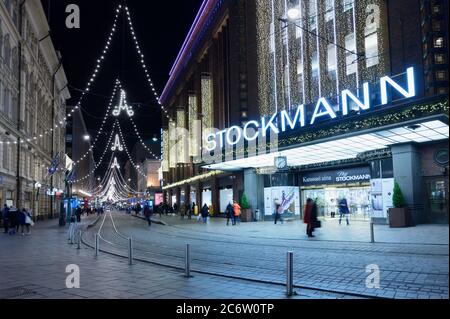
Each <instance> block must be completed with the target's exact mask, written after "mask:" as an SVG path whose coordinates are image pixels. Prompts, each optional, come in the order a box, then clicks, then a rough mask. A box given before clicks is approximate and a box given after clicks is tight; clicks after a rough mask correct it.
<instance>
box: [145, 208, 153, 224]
mask: <svg viewBox="0 0 450 319" xmlns="http://www.w3.org/2000/svg"><path fill="white" fill-rule="evenodd" d="M152 215H153V212H152V210H151V209H150V206H149V205H145V207H144V216H145V219H146V220H147V222H148V227H150V226H151V225H152Z"/></svg>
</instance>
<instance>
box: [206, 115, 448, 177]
mask: <svg viewBox="0 0 450 319" xmlns="http://www.w3.org/2000/svg"><path fill="white" fill-rule="evenodd" d="M448 137H449V126H448V124H447V123H444V122H443V121H442V120H429V121H426V120H424V121H423V122H418V123H414V124H409V125H407V126H398V127H389V128H384V129H383V128H381V129H380V130H378V131H371V132H370V133H368V132H367V131H366V133H364V132H362V133H361V134H359V135H353V136H350V137H343V138H338V139H334V140H329V141H323V142H320V141H317V142H315V143H312V144H308V145H305V146H298V147H294V148H291V149H288V150H282V151H279V152H274V153H271V154H264V155H259V156H253V157H249V158H242V159H238V160H234V161H229V162H224V163H218V164H213V165H206V166H203V168H205V169H212V170H222V171H236V170H241V169H246V168H263V167H270V166H274V161H275V157H278V156H286V157H287V160H288V166H290V167H296V166H303V165H310V164H318V163H325V162H331V161H338V160H348V159H356V158H357V156H358V154H361V153H364V152H367V151H374V150H379V149H385V148H387V147H389V146H392V145H395V144H401V143H408V142H416V143H426V142H432V141H439V140H444V139H448Z"/></svg>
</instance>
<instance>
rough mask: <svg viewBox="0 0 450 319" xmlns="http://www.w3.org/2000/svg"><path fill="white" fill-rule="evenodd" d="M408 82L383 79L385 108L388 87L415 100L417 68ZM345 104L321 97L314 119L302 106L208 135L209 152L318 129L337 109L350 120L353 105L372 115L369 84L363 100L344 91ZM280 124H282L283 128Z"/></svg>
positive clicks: (382, 98) (363, 86)
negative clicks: (319, 124) (320, 122)
mask: <svg viewBox="0 0 450 319" xmlns="http://www.w3.org/2000/svg"><path fill="white" fill-rule="evenodd" d="M406 81H407V83H406V87H403V86H402V85H400V84H399V83H397V82H396V81H394V80H393V79H392V78H391V77H389V76H384V77H382V78H381V79H380V85H379V89H380V96H381V106H383V105H386V104H388V103H389V102H390V97H389V94H388V87H390V88H392V89H393V90H394V91H395V92H397V93H398V94H399V95H400V96H402V97H403V98H413V97H415V96H416V84H415V79H414V68H412V67H411V68H408V69H407V70H406ZM341 100H342V103H341V105H332V103H331V102H330V101H329V100H328V99H327V98H324V97H321V98H320V99H319V100H318V101H317V102H316V104H315V108H314V113H313V115H312V116H311V118H307V114H306V111H305V106H304V105H300V106H298V107H297V110H296V112H295V114H294V115H292V114H293V113H292V114H290V113H289V112H288V111H286V110H283V111H281V112H279V113H275V114H273V115H272V117H270V118H265V117H263V118H261V120H260V121H255V120H253V121H249V122H247V123H246V124H245V126H244V127H243V128H241V127H239V126H232V127H230V128H228V129H226V130H222V131H219V132H217V133H211V134H208V135H207V136H206V149H207V150H208V151H209V152H211V151H214V150H216V148H217V147H218V146H219V147H220V148H223V147H224V146H225V143H226V144H227V145H228V146H234V145H238V144H239V143H242V139H244V140H245V141H247V142H251V141H254V140H256V139H258V138H265V137H266V136H267V135H268V132H269V131H271V132H273V133H275V134H280V133H284V132H286V131H287V130H294V129H296V128H297V127H298V126H300V127H306V126H314V125H315V124H316V123H317V120H318V119H323V118H328V119H336V118H337V117H338V116H337V111H336V110H337V109H340V111H341V114H342V116H347V115H348V114H349V108H350V103H352V105H354V106H356V107H357V109H358V110H359V111H368V110H370V109H372V108H373V107H374V105H373V104H374V103H373V101H372V98H371V91H370V85H369V83H364V84H363V85H362V96H360V97H358V96H357V95H356V94H355V93H353V92H351V91H350V90H343V91H342V92H341ZM277 123H280V125H278V124H277Z"/></svg>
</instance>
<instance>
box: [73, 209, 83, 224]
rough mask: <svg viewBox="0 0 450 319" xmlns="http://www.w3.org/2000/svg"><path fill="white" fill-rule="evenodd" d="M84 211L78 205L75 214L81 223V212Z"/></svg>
mask: <svg viewBox="0 0 450 319" xmlns="http://www.w3.org/2000/svg"><path fill="white" fill-rule="evenodd" d="M82 213H83V211H82V210H81V208H80V207H77V209H76V210H75V216H76V218H77V222H78V223H81V214H82Z"/></svg>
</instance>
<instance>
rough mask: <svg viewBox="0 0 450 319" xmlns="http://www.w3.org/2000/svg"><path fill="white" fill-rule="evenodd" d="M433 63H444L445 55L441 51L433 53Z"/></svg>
mask: <svg viewBox="0 0 450 319" xmlns="http://www.w3.org/2000/svg"><path fill="white" fill-rule="evenodd" d="M434 63H436V64H444V63H445V55H444V54H442V53H436V54H435V55H434Z"/></svg>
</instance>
